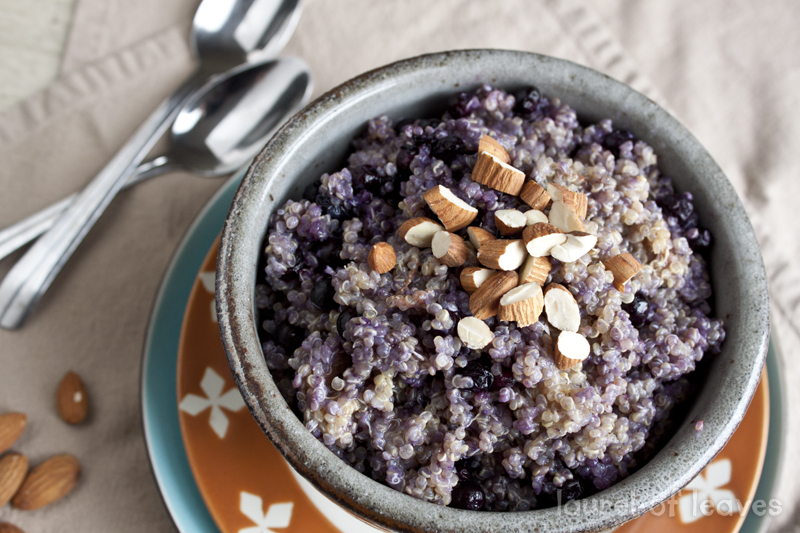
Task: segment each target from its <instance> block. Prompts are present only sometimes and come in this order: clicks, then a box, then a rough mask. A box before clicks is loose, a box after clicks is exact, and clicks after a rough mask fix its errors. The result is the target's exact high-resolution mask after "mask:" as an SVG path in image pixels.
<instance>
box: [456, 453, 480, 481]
mask: <svg viewBox="0 0 800 533" xmlns="http://www.w3.org/2000/svg"><path fill="white" fill-rule="evenodd" d="M480 465H481V463H480V461H478V460H477V459H475V458H468V459H461V460H459V461H456V464H455V465H454V466H455V469H456V474H457V475H458V480H459V482H461V481H472V480H473V479H475V471H476V470H477V469H478V468H479V467H480Z"/></svg>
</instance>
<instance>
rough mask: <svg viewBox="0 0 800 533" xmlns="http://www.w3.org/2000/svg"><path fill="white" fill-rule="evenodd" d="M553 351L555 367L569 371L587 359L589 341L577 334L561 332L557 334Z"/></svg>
mask: <svg viewBox="0 0 800 533" xmlns="http://www.w3.org/2000/svg"><path fill="white" fill-rule="evenodd" d="M555 351H556V353H555V357H554V358H553V359H554V360H555V363H556V367H557V368H558V369H559V370H569V369H570V368H572V367H574V366H575V365H577V364H578V363H580V362H581V361H583V360H584V359H586V358H587V357H589V352H590V346H589V341H587V340H586V337H584V336H583V335H581V334H579V333H573V332H571V331H562V332H561V333H559V334H558V340H557V341H556V350H555Z"/></svg>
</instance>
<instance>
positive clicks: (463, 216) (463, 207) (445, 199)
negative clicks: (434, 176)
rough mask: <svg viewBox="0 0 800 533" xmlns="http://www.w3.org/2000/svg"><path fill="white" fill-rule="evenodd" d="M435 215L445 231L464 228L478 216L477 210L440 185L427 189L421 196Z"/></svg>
mask: <svg viewBox="0 0 800 533" xmlns="http://www.w3.org/2000/svg"><path fill="white" fill-rule="evenodd" d="M422 197H423V198H425V201H426V202H427V203H428V206H430V208H431V211H433V212H434V213H436V216H438V217H439V220H441V221H442V224H444V227H445V228H446V229H447V231H457V230H460V229H461V228H466V227H467V226H469V225H470V223H471V222H472V221H473V220H475V217H476V216H478V210H477V209H475V208H474V207H472V206H471V205H469V204H468V203H467V202H465V201H464V200H462V199H461V198H459V197H458V196H456V195H455V194H453V191H451V190H450V189H448V188H447V187H444V186H442V185H437V186H436V187H433V188H432V189H428V190H427V191H425V193H424V194H423V195H422Z"/></svg>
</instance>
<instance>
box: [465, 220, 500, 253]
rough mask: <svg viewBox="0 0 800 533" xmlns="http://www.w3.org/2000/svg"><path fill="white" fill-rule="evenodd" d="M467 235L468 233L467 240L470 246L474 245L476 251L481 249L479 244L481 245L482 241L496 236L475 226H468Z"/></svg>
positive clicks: (490, 239)
mask: <svg viewBox="0 0 800 533" xmlns="http://www.w3.org/2000/svg"><path fill="white" fill-rule="evenodd" d="M467 235H469V242H471V243H472V246H474V247H475V250H476V251H478V250H480V249H481V245H483V243H485V242H487V241H493V240H495V239H496V238H497V237H495V236H494V234H493V233H492V232H490V231H487V230H485V229H483V228H479V227H477V226H470V227H468V228H467Z"/></svg>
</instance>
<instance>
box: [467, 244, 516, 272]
mask: <svg viewBox="0 0 800 533" xmlns="http://www.w3.org/2000/svg"><path fill="white" fill-rule="evenodd" d="M527 255H528V254H527V252H526V251H525V244H524V243H523V242H522V241H521V240H519V239H517V240H508V239H495V240H493V241H489V242H485V243H483V246H481V249H480V250H478V261H479V262H480V264H482V265H483V266H485V267H488V268H492V269H494V270H516V269H518V268H519V267H520V265H522V262H523V261H525V258H526V257H527Z"/></svg>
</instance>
